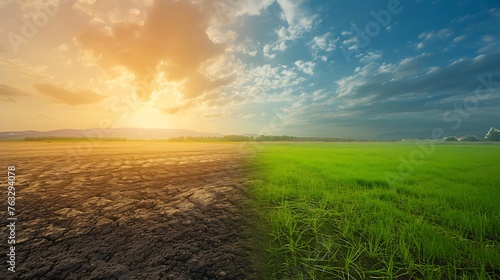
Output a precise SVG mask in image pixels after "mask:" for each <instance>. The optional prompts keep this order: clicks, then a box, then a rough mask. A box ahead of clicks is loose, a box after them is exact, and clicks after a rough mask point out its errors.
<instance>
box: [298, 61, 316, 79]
mask: <svg viewBox="0 0 500 280" xmlns="http://www.w3.org/2000/svg"><path fill="white" fill-rule="evenodd" d="M295 65H296V66H297V67H298V68H299V70H300V71H302V72H304V73H306V74H308V75H311V76H312V75H314V66H315V64H314V62H312V61H307V62H304V61H303V60H297V61H295Z"/></svg>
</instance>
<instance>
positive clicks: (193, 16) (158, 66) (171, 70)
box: [76, 0, 228, 101]
mask: <svg viewBox="0 0 500 280" xmlns="http://www.w3.org/2000/svg"><path fill="white" fill-rule="evenodd" d="M211 20H212V15H211V14H210V13H208V12H206V11H204V10H202V9H200V6H199V5H197V4H195V3H193V2H191V1H175V0H165V1H155V2H154V3H153V4H152V6H151V8H150V9H149V10H148V12H147V16H146V18H145V20H144V22H143V23H140V22H129V21H120V22H116V23H113V24H111V25H106V26H93V27H91V28H90V29H89V30H87V31H85V32H84V33H82V34H81V35H80V36H78V37H77V38H76V43H77V45H78V46H79V47H80V48H81V50H82V51H83V52H89V53H91V54H92V55H93V58H94V59H95V62H96V63H97V64H98V65H100V66H102V67H103V68H105V69H112V68H114V67H117V66H121V67H125V68H126V69H127V70H128V71H130V72H131V73H133V74H134V76H135V91H136V95H137V97H138V98H139V99H141V100H143V101H147V100H149V99H150V98H151V95H152V93H153V92H154V91H155V88H154V87H153V88H152V87H151V85H152V84H153V81H154V80H155V78H156V77H157V76H158V75H160V74H161V75H163V76H164V77H165V78H166V79H167V81H169V82H176V83H179V84H181V92H182V94H183V96H184V97H185V98H187V99H190V98H195V97H198V96H201V95H203V94H204V93H206V92H209V91H211V90H213V89H215V88H217V87H220V86H221V85H223V84H225V83H227V82H228V80H227V79H224V80H212V79H209V78H207V77H205V75H204V74H203V71H204V68H205V67H206V66H207V65H209V64H210V61H211V60H212V59H215V58H217V57H218V56H220V55H222V54H223V53H224V49H225V46H224V45H222V44H217V43H215V42H213V41H212V40H211V39H210V38H209V36H208V34H207V29H208V27H209V25H210V22H211ZM145 85H146V86H145Z"/></svg>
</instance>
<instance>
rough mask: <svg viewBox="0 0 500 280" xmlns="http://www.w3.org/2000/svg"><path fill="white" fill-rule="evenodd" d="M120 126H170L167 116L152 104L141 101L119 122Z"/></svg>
mask: <svg viewBox="0 0 500 280" xmlns="http://www.w3.org/2000/svg"><path fill="white" fill-rule="evenodd" d="M117 126H118V127H133V128H170V124H169V122H168V119H167V117H166V116H165V115H164V114H162V113H161V112H160V111H159V110H158V109H157V108H155V107H154V106H153V105H151V104H146V103H140V104H138V105H137V107H135V108H130V112H129V114H128V115H127V116H125V117H124V118H123V119H122V120H120V121H119V122H118V123H117Z"/></svg>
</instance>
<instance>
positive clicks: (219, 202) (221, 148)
mask: <svg viewBox="0 0 500 280" xmlns="http://www.w3.org/2000/svg"><path fill="white" fill-rule="evenodd" d="M242 145H244V144H241V145H240V144H212V143H208V144H199V143H198V144H179V143H161V142H103V143H94V144H91V145H90V144H89V143H86V144H85V143H83V144H82V143H77V142H53V143H43V142H40V143H38V142H36V143H26V142H18V143H15V142H12V143H1V144H0V151H1V154H0V156H1V159H2V160H1V162H2V166H1V168H2V169H5V172H3V171H2V174H6V173H7V166H9V165H15V166H16V172H15V173H16V196H17V197H16V207H15V208H16V211H17V212H16V217H17V218H18V220H17V222H16V244H15V248H16V251H15V253H16V272H15V273H12V272H9V271H8V270H7V267H8V266H7V265H6V262H5V260H6V259H7V257H6V253H8V251H7V250H8V245H7V234H8V231H7V230H5V228H6V226H5V225H6V219H5V218H2V220H3V221H2V228H3V230H2V232H1V238H0V240H2V241H1V242H2V243H3V244H4V245H3V246H2V248H4V249H3V250H4V251H5V253H2V255H3V256H4V257H3V258H2V259H4V261H2V263H3V264H4V265H2V267H3V271H2V272H1V273H0V275H7V276H8V279H261V277H262V275H261V274H260V271H259V269H258V267H257V266H256V265H255V262H256V260H257V259H259V257H258V255H259V253H258V252H257V251H256V250H255V248H254V246H253V239H252V230H251V228H252V225H251V215H252V213H251V210H249V209H251V207H248V203H249V202H248V199H247V194H246V188H245V187H246V179H245V177H244V171H245V167H244V164H245V159H246V158H247V156H248V154H249V152H248V149H245V147H243V146H242ZM1 178H2V180H3V182H2V186H6V182H7V178H6V176H4V175H2V176H1ZM2 193H3V194H4V195H3V197H4V198H3V199H2V200H3V201H2V208H3V209H6V208H7V207H6V202H7V194H6V191H2ZM4 207H5V208H4ZM2 216H4V217H7V213H6V211H2Z"/></svg>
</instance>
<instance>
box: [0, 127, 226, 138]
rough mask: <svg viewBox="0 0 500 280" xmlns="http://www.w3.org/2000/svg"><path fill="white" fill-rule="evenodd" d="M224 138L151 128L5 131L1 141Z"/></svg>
mask: <svg viewBox="0 0 500 280" xmlns="http://www.w3.org/2000/svg"><path fill="white" fill-rule="evenodd" d="M180 136H191V137H208V136H211V137H222V136H223V135H222V134H218V133H205V132H199V131H194V130H188V129H149V128H105V129H98V128H91V129H59V130H51V131H36V130H26V131H5V132H0V140H20V139H21V140H22V139H24V138H26V137H89V138H127V139H133V140H136V139H144V140H152V139H167V138H172V137H180Z"/></svg>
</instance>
